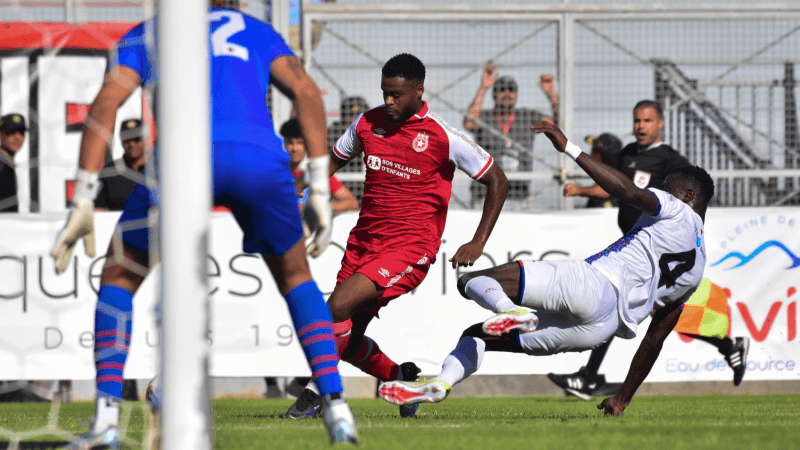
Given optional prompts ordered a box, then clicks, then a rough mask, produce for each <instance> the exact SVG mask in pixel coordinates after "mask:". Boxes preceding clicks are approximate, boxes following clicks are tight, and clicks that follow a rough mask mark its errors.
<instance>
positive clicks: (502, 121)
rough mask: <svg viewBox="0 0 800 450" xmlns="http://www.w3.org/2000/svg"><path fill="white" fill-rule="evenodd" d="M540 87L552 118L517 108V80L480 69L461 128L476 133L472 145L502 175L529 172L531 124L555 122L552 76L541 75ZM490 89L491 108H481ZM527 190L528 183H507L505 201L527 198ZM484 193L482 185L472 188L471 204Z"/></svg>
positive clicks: (531, 137) (556, 111)
mask: <svg viewBox="0 0 800 450" xmlns="http://www.w3.org/2000/svg"><path fill="white" fill-rule="evenodd" d="M539 87H540V88H541V89H542V91H544V93H545V95H546V96H547V99H548V101H549V102H550V107H551V108H552V112H553V114H552V116H548V115H547V114H545V113H543V112H540V111H537V110H534V109H525V108H517V93H518V90H519V86H518V85H517V81H516V80H514V78H512V77H510V76H508V75H505V76H502V77H499V76H498V74H497V67H494V66H486V67H484V68H483V76H482V79H481V85H480V87H479V88H478V92H477V93H476V94H475V99H474V100H472V104H470V105H469V110H468V116H467V117H465V118H464V128H466V129H467V130H469V131H471V132H472V133H474V134H475V142H476V143H477V144H478V145H480V146H481V147H483V148H484V149H485V150H486V151H487V152H489V154H490V155H492V157H493V158H494V160H495V161H496V162H497V163H498V164H499V165H500V168H501V169H503V171H504V172H505V173H510V172H530V171H532V170H533V160H532V158H531V155H532V154H533V140H534V138H535V137H536V133H534V132H533V130H531V128H530V127H531V125H532V124H534V123H536V122H539V121H540V120H550V121H552V122H553V123H556V122H557V121H558V95H557V94H556V92H555V87H554V85H553V75H550V74H543V75H542V76H541V77H540V81H539ZM490 88H491V89H492V97H493V99H494V108H492V109H481V108H482V107H483V99H484V97H485V96H486V93H487V92H488V91H489V89H490ZM529 188H530V181H528V180H509V187H508V200H524V199H526V198H527V197H528V192H529ZM485 190H486V188H485V187H484V186H481V185H475V186H471V191H472V201H473V202H474V201H476V200H478V199H480V201H481V202H482V201H483V198H484V197H485Z"/></svg>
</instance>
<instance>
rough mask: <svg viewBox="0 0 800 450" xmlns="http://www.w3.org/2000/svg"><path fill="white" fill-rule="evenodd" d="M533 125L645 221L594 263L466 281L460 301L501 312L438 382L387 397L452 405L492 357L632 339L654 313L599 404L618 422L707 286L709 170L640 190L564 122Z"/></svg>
mask: <svg viewBox="0 0 800 450" xmlns="http://www.w3.org/2000/svg"><path fill="white" fill-rule="evenodd" d="M531 128H532V129H533V130H534V131H536V132H537V133H545V135H547V137H548V138H550V140H551V141H552V142H553V145H554V146H555V148H556V149H557V150H558V151H560V152H564V153H566V154H568V155H569V156H571V157H572V158H573V159H574V160H575V161H576V162H577V163H578V165H579V166H581V168H583V169H584V170H585V171H586V173H587V174H588V175H589V176H590V177H591V178H592V179H593V180H594V181H596V182H597V184H598V185H600V186H601V187H603V189H605V190H606V192H609V193H611V195H613V196H615V197H618V198H619V199H620V200H621V201H623V202H627V203H628V204H630V205H632V206H635V207H636V208H638V209H639V210H641V211H642V212H643V213H644V214H642V216H641V217H640V218H639V221H638V222H637V223H636V225H635V226H634V227H633V229H632V230H631V231H630V232H629V233H628V234H626V235H625V236H624V237H622V238H621V239H619V240H618V241H616V242H615V243H613V244H611V245H610V246H609V247H608V248H606V249H605V250H603V251H602V252H600V253H598V254H596V255H594V256H592V257H590V258H587V259H586V260H578V261H531V260H524V261H516V262H511V263H508V264H504V265H501V266H498V267H494V268H492V269H488V270H483V271H478V272H473V273H470V274H467V275H464V276H462V277H460V278H459V280H458V289H459V292H461V295H462V296H464V297H465V298H469V299H472V300H474V301H475V302H477V303H478V304H479V305H480V306H482V307H484V308H486V309H489V310H491V311H493V312H495V313H496V315H495V316H494V317H491V318H490V319H488V320H486V321H485V322H484V323H482V324H476V325H474V326H472V327H470V328H468V329H467V330H466V331H464V334H463V335H462V336H461V339H460V340H459V342H458V345H457V346H456V348H455V350H453V351H452V352H451V353H450V355H448V356H447V358H446V359H445V361H444V363H443V365H442V372H441V373H440V374H439V375H437V376H436V377H434V379H429V380H419V381H416V382H404V381H392V382H387V383H383V384H382V385H381V387H380V394H381V397H382V398H383V399H384V400H386V401H389V402H392V403H396V404H410V403H420V402H438V401H441V400H444V399H445V398H446V397H447V395H448V394H449V393H450V389H451V386H453V385H455V384H456V383H458V382H460V381H462V380H464V379H465V378H467V377H469V376H470V375H472V374H473V373H475V372H476V371H477V370H478V368H479V367H480V364H481V360H482V359H483V354H484V352H486V351H505V352H516V353H527V354H529V355H535V356H539V355H552V354H555V353H561V352H568V351H569V352H578V351H583V350H588V349H591V348H593V347H595V346H597V345H599V344H601V343H603V342H604V341H606V340H607V339H608V338H610V337H611V336H619V337H622V338H626V339H631V338H633V337H635V336H636V333H637V326H638V324H640V323H641V322H642V321H643V320H644V319H645V318H646V317H647V316H649V315H650V313H651V312H653V311H654V310H655V314H654V316H653V321H652V323H651V324H650V328H649V329H648V330H647V333H646V335H645V337H644V340H643V341H642V343H641V345H640V346H639V350H638V351H637V352H636V355H635V356H634V358H633V362H632V363H631V367H630V370H629V371H628V375H627V377H626V378H625V382H624V383H623V386H622V390H621V391H620V392H619V394H617V395H616V396H615V397H610V398H607V399H605V400H603V402H602V403H601V404H600V405H598V408H599V409H604V410H605V413H606V414H613V415H618V414H620V413H622V411H624V410H625V407H626V406H627V405H628V404H629V403H630V401H631V398H632V397H633V395H634V393H635V392H636V390H637V389H638V388H639V386H640V385H641V383H642V382H643V381H644V379H645V378H646V377H647V374H648V373H649V372H650V369H652V367H653V363H655V361H656V359H657V358H658V354H659V353H660V352H661V347H662V345H663V342H664V339H666V337H667V335H668V334H669V333H670V331H672V329H673V328H674V327H675V324H676V323H677V322H678V318H679V317H680V315H681V311H682V310H683V303H684V302H685V301H686V300H688V299H689V297H690V296H691V295H692V293H694V291H695V289H696V288H697V286H698V285H699V284H700V280H701V279H702V277H703V269H704V267H705V264H706V250H705V241H704V233H703V221H704V220H705V212H706V207H707V205H708V202H709V200H710V199H711V197H712V196H713V195H714V182H713V180H712V179H711V177H710V176H709V175H708V173H707V172H706V171H705V170H703V169H701V168H699V167H696V166H689V167H683V168H680V169H677V170H675V171H673V172H672V173H671V174H670V175H669V176H668V177H667V179H666V181H665V182H664V189H663V190H659V189H654V188H650V189H647V190H645V189H639V188H638V187H636V186H635V185H634V184H633V182H632V181H631V180H630V179H628V178H627V177H626V176H625V175H623V174H622V173H621V172H619V171H617V170H615V169H613V168H611V167H609V166H607V165H605V164H603V163H602V162H600V161H597V160H595V159H593V158H591V157H589V155H586V154H584V153H583V152H581V150H580V149H579V148H578V147H577V146H576V145H574V144H572V143H570V142H569V141H568V140H567V138H566V137H565V136H564V134H563V133H562V132H561V130H559V129H558V127H556V126H555V125H553V124H550V123H548V122H539V123H536V124H534V125H533V126H532V127H531ZM520 306H522V307H525V308H530V309H533V310H535V311H536V312H535V313H534V312H531V311H529V310H527V309H523V308H520Z"/></svg>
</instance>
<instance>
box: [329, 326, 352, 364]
mask: <svg viewBox="0 0 800 450" xmlns="http://www.w3.org/2000/svg"><path fill="white" fill-rule="evenodd" d="M352 328H353V321H352V320H350V319H347V320H345V321H344V322H336V323H335V324H333V334H334V335H335V337H336V348H337V350H338V351H339V357H340V358H341V357H342V355H343V354H344V350H345V349H346V348H347V344H349V343H350V335H351V333H350V331H351V330H352Z"/></svg>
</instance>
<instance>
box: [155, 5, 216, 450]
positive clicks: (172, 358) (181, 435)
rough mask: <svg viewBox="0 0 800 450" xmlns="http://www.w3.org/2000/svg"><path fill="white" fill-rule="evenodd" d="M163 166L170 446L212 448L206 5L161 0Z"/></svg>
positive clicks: (164, 427) (165, 413)
mask: <svg viewBox="0 0 800 450" xmlns="http://www.w3.org/2000/svg"><path fill="white" fill-rule="evenodd" d="M157 8H158V9H157V11H158V29H159V32H158V33H157V41H158V42H157V46H158V52H159V55H158V61H159V80H158V88H157V89H158V94H157V95H158V99H157V108H158V110H157V113H156V118H157V119H156V120H157V125H158V143H157V146H158V149H157V151H158V159H159V161H158V164H159V177H160V186H161V207H160V212H159V215H160V220H159V223H160V242H159V245H160V250H161V302H162V341H161V342H162V344H161V372H162V382H163V408H162V413H161V431H162V445H163V447H162V448H164V449H166V450H175V449H192V450H198V449H201V450H202V449H210V448H211V446H212V439H211V417H210V398H209V384H208V368H209V344H208V341H207V339H206V337H207V331H208V324H209V316H208V314H209V311H208V282H207V276H206V273H207V268H206V255H207V254H208V245H209V243H208V239H209V218H210V210H211V203H212V202H211V192H212V190H211V189H212V187H211V149H210V140H211V139H210V130H211V127H210V125H209V124H210V121H209V118H210V113H209V103H210V92H209V61H208V20H207V17H206V16H207V2H206V1H198V0H160V1H159V2H158V5H157Z"/></svg>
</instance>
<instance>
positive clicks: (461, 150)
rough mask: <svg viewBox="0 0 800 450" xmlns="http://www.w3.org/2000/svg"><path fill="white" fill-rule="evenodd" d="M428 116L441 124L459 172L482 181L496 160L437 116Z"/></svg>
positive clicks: (451, 159)
mask: <svg viewBox="0 0 800 450" xmlns="http://www.w3.org/2000/svg"><path fill="white" fill-rule="evenodd" d="M428 116H429V117H430V118H431V119H433V120H434V121H435V122H436V123H437V124H439V126H440V127H442V130H444V132H445V135H447V139H448V141H449V151H450V155H449V159H450V161H452V162H453V164H455V166H456V167H457V168H458V169H459V170H461V171H463V172H464V173H466V174H467V175H469V176H470V178H472V179H474V180H478V179H480V178H481V177H482V176H483V175H484V174H485V173H486V172H488V171H489V168H490V167H491V166H492V163H493V162H494V160H493V159H492V157H491V156H490V155H489V154H488V153H487V152H486V150H484V149H482V148H481V147H480V146H479V145H478V144H476V143H475V142H474V141H473V140H472V139H470V138H469V136H467V135H466V134H464V133H462V132H460V131H458V130H456V129H455V128H452V127H451V126H450V125H448V124H447V123H446V122H445V121H444V120H442V118H441V117H439V116H437V115H436V114H434V113H432V112H430V111H428Z"/></svg>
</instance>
